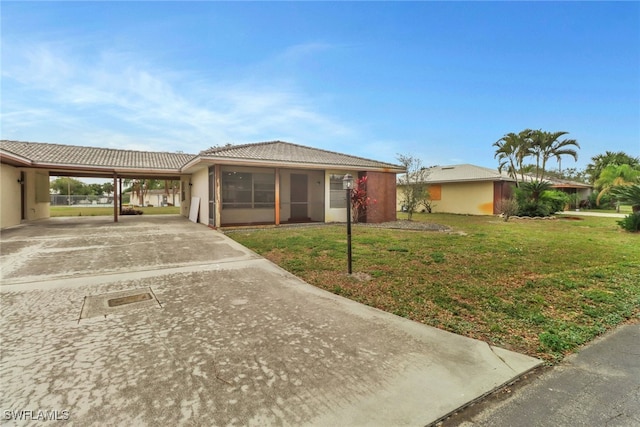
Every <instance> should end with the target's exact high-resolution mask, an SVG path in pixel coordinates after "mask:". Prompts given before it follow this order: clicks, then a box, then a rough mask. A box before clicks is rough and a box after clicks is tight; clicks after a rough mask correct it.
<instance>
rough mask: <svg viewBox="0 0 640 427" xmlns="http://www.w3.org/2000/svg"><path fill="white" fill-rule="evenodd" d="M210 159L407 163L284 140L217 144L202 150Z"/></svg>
mask: <svg viewBox="0 0 640 427" xmlns="http://www.w3.org/2000/svg"><path fill="white" fill-rule="evenodd" d="M200 157H202V158H207V159H240V160H254V161H255V160H257V161H265V162H282V163H287V164H315V165H322V166H328V165H335V166H344V167H353V168H363V169H366V168H376V169H393V170H395V171H402V170H403V167H402V166H398V165H394V164H391V163H384V162H378V161H376V160H370V159H365V158H362V157H356V156H350V155H347V154H341V153H336V152H333V151H327V150H320V149H317V148H310V147H305V146H303V145H298V144H292V143H290V142H283V141H270V142H259V143H254V144H243V145H228V146H224V147H213V148H210V149H208V150H204V151H201V152H200Z"/></svg>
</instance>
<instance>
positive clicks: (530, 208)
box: [518, 200, 551, 217]
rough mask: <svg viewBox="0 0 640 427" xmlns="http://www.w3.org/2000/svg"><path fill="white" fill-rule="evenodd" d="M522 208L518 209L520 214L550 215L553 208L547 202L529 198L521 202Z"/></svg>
mask: <svg viewBox="0 0 640 427" xmlns="http://www.w3.org/2000/svg"><path fill="white" fill-rule="evenodd" d="M519 206H520V209H519V210H518V216H531V217H535V216H543V217H544V216H549V215H551V208H550V207H549V205H548V204H547V203H544V202H542V201H537V202H535V201H533V200H528V201H525V202H521V203H519Z"/></svg>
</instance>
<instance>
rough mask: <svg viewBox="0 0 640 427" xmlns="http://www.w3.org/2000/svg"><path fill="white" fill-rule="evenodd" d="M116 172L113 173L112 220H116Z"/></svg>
mask: <svg viewBox="0 0 640 427" xmlns="http://www.w3.org/2000/svg"><path fill="white" fill-rule="evenodd" d="M117 195H118V174H117V173H114V174H113V222H118V198H117V197H116V196H117Z"/></svg>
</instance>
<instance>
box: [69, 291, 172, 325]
mask: <svg viewBox="0 0 640 427" xmlns="http://www.w3.org/2000/svg"><path fill="white" fill-rule="evenodd" d="M141 307H146V308H149V307H156V308H161V306H160V303H159V302H158V300H157V299H156V297H155V295H154V293H153V291H152V290H151V288H138V289H129V290H127V291H120V292H113V293H109V294H101V295H90V296H86V297H84V305H83V306H82V313H80V319H87V318H90V317H98V316H107V315H109V314H114V313H118V312H122V311H126V310H130V309H133V308H141Z"/></svg>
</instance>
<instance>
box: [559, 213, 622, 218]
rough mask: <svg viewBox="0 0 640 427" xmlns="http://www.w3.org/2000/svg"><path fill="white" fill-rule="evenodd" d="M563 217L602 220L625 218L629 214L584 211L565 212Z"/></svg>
mask: <svg viewBox="0 0 640 427" xmlns="http://www.w3.org/2000/svg"><path fill="white" fill-rule="evenodd" d="M561 214H563V215H571V216H596V217H600V218H624V217H626V216H627V215H628V214H623V213H611V212H584V211H563V212H561Z"/></svg>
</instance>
